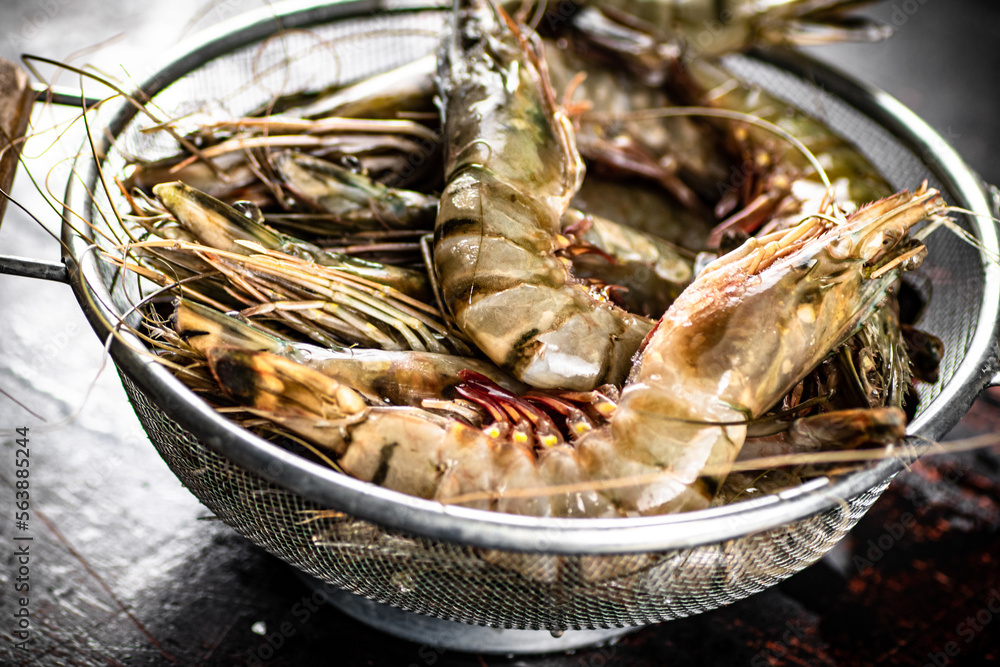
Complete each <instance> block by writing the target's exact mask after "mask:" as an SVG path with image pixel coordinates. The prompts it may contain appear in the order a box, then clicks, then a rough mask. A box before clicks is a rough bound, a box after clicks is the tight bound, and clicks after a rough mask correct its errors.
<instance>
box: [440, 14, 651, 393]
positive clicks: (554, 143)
mask: <svg viewBox="0 0 1000 667" xmlns="http://www.w3.org/2000/svg"><path fill="white" fill-rule="evenodd" d="M454 20H455V21H456V25H455V26H454V27H453V30H452V35H451V37H450V38H447V39H446V40H445V43H444V45H443V46H442V53H441V67H440V78H441V92H442V98H443V100H444V130H445V135H446V136H447V139H448V147H449V149H448V156H447V159H446V169H445V174H446V180H447V186H446V187H445V190H444V192H443V193H442V194H441V202H440V205H439V209H438V216H437V221H436V223H435V244H434V264H435V269H436V271H437V275H438V281H439V284H440V286H441V291H442V294H443V297H444V301H445V305H446V307H447V308H448V309H449V310H450V311H451V313H452V315H453V316H454V319H455V322H456V323H457V324H458V326H459V328H460V329H462V331H463V332H465V334H466V335H468V336H469V338H471V339H472V340H473V342H475V343H476V345H477V346H478V347H479V348H480V350H481V351H482V352H483V353H484V354H486V356H488V357H489V358H490V359H492V360H493V361H494V362H495V363H496V364H498V365H499V366H500V367H501V368H503V369H504V370H506V371H508V372H509V373H511V374H512V375H514V376H515V377H517V378H518V379H519V380H521V381H523V382H526V383H528V384H530V385H532V386H535V387H541V388H566V389H577V390H588V389H593V388H594V387H596V386H598V385H600V384H602V383H606V382H611V383H619V382H621V381H622V380H624V378H625V376H626V374H627V373H628V370H629V368H630V366H631V358H632V355H633V354H634V353H635V351H636V350H637V349H638V347H639V344H640V342H641V341H642V339H643V337H644V336H645V335H646V334H647V333H648V332H649V330H650V329H651V328H652V324H651V323H650V322H649V321H648V320H645V319H644V318H641V317H638V316H634V315H631V314H629V313H626V312H625V311H623V310H621V309H619V308H617V307H615V306H613V305H612V304H610V303H607V302H606V301H602V300H600V298H599V297H598V296H597V295H595V294H592V293H590V292H588V291H587V290H586V289H585V287H584V286H582V285H580V284H578V283H575V282H574V281H573V279H572V277H571V275H570V273H569V271H568V270H567V269H566V267H565V265H564V264H563V262H561V261H560V260H559V259H558V258H557V257H556V256H555V255H554V251H555V250H556V249H557V238H556V235H557V233H558V231H559V221H560V217H561V215H562V214H563V212H564V211H565V210H566V208H567V206H568V204H569V201H570V199H571V198H572V197H573V194H574V193H575V192H576V190H577V189H578V188H579V186H580V182H581V180H582V178H583V165H582V162H581V160H580V157H579V155H578V154H577V152H576V149H575V146H574V141H573V134H572V128H571V127H570V125H569V121H568V119H567V118H566V117H565V116H564V115H563V114H562V113H561V112H560V111H559V110H558V109H557V108H556V104H555V102H554V99H553V96H552V91H551V89H550V88H549V87H548V84H547V79H546V77H545V74H544V65H543V62H542V60H541V59H540V56H539V55H538V52H537V48H538V46H537V42H536V41H534V40H533V38H532V36H531V35H529V34H528V33H524V32H518V29H517V28H514V27H513V26H509V27H505V26H503V25H502V22H501V18H500V16H498V14H497V10H496V9H495V8H494V7H493V6H492V5H490V4H488V3H487V2H485V0H471V1H470V2H465V3H462V6H461V9H460V10H459V11H458V12H457V13H456V14H455V15H454Z"/></svg>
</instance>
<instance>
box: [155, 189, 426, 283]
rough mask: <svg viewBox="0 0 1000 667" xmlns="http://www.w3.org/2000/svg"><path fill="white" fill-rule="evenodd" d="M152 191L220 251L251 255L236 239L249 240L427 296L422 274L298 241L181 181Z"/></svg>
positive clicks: (195, 232)
mask: <svg viewBox="0 0 1000 667" xmlns="http://www.w3.org/2000/svg"><path fill="white" fill-rule="evenodd" d="M153 193H154V194H155V195H156V196H157V198H158V199H159V200H160V201H161V202H162V203H163V205H164V206H165V207H166V208H167V210H169V211H170V212H171V213H173V214H174V216H175V217H176V218H177V221H178V222H179V223H180V224H181V225H182V226H183V227H184V228H185V229H186V230H188V231H189V232H190V233H191V234H193V235H194V236H195V237H196V238H197V239H198V240H199V241H201V242H202V243H204V244H205V245H209V246H211V247H213V248H218V249H219V250H226V251H228V252H234V253H240V254H249V253H250V250H249V249H248V248H247V247H246V246H243V245H240V244H239V243H237V242H238V241H250V242H253V243H255V244H258V245H260V246H263V247H265V248H267V249H269V250H278V251H280V252H283V253H285V254H288V255H292V256H294V257H298V258H300V259H305V260H308V261H311V262H316V263H317V264H319V265H321V266H327V267H331V268H334V269H337V270H340V271H343V272H345V273H348V274H351V275H355V276H359V277H362V278H365V279H367V280H371V281H373V282H377V283H379V284H382V285H387V286H390V287H394V288H395V289H398V290H399V291H400V292H402V293H404V294H408V295H411V296H414V297H416V298H425V297H427V296H428V295H429V292H428V289H429V288H428V284H427V277H426V275H425V274H424V273H423V272H420V271H414V270H411V269H406V268H401V267H398V266H390V265H386V264H379V263H377V262H369V261H367V260H363V259H358V258H357V257H350V256H348V255H343V254H340V253H336V252H330V251H328V250H324V249H322V248H319V247H317V246H314V245H312V244H311V243H307V242H305V241H302V240H300V239H296V238H293V237H291V236H288V235H285V234H281V233H279V232H276V231H275V230H273V229H271V228H269V227H267V226H265V225H263V224H261V223H259V222H257V221H254V220H251V219H249V218H248V217H247V216H245V215H243V214H242V213H240V212H239V211H237V210H236V209H234V208H233V207H231V206H228V205H226V204H224V203H223V202H221V201H219V200H218V199H215V198H214V197H211V196H209V195H207V194H205V193H203V192H200V191H199V190H196V189H195V188H192V187H190V186H188V185H185V184H184V183H181V182H173V183H160V184H159V185H156V186H154V187H153Z"/></svg>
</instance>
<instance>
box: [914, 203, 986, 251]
mask: <svg viewBox="0 0 1000 667" xmlns="http://www.w3.org/2000/svg"><path fill="white" fill-rule="evenodd" d="M941 210H943V211H948V212H949V213H961V214H963V215H968V216H972V217H974V218H985V219H986V220H990V221H992V222H995V223H998V224H1000V219H998V218H994V217H993V216H991V215H988V214H986V213H976V212H975V211H970V210H969V209H965V208H961V207H959V206H946V207H944V208H943V209H941ZM938 227H945V228H946V229H948V231H950V232H951V233H953V234H954V235H955V236H957V237H958V238H959V239H961V240H963V241H965V242H966V243H968V244H969V245H970V246H972V247H973V248H975V249H976V250H978V251H979V252H981V253H982V254H983V256H984V257H986V258H987V259H988V260H989V261H991V262H993V263H994V264H1000V255H998V254H997V253H995V252H990V251H989V250H987V249H986V248H985V247H983V244H982V242H981V241H980V240H979V239H977V238H976V237H975V236H973V234H972V233H971V232H969V231H968V230H966V229H963V228H962V227H960V226H959V225H958V224H957V223H956V222H955V221H954V220H952V219H951V218H949V217H948V216H944V215H942V216H938V217H937V218H935V219H934V220H933V221H932V222H931V223H930V224H929V225H927V226H926V227H924V228H923V229H921V230H920V231H919V232H916V233H915V234H914V235H913V237H914V238H916V239H917V240H919V241H923V240H924V239H925V238H927V237H928V236H930V235H931V234H932V233H933V232H935V231H936V230H937V228H938Z"/></svg>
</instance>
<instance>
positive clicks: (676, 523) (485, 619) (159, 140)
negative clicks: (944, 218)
mask: <svg viewBox="0 0 1000 667" xmlns="http://www.w3.org/2000/svg"><path fill="white" fill-rule="evenodd" d="M446 16H447V12H446V11H444V10H442V9H441V8H434V7H428V6H427V5H426V4H420V5H415V4H413V3H407V2H399V3H389V2H367V1H362V2H348V3H341V4H334V5H329V6H321V5H303V4H301V3H296V4H293V5H282V6H279V7H278V8H276V9H274V11H269V12H268V13H267V14H258V15H254V16H253V18H251V19H250V20H249V21H245V22H243V23H241V24H240V25H239V26H235V27H234V26H233V25H232V24H229V25H227V26H226V27H225V28H224V29H222V30H219V31H216V32H215V33H213V35H212V36H210V37H208V38H206V39H205V40H204V41H202V42H201V43H199V44H197V45H196V46H194V47H193V48H190V49H189V50H186V51H184V52H181V53H176V54H172V57H171V58H170V59H169V62H168V64H166V65H165V66H164V67H163V69H161V70H160V71H159V72H158V73H157V74H156V75H155V76H154V77H153V78H152V79H151V80H150V81H149V82H147V84H146V85H145V86H143V91H144V92H145V93H146V94H147V95H149V97H150V99H151V104H152V108H153V109H155V111H156V113H157V114H158V115H159V116H160V117H162V118H178V117H182V116H187V117H189V118H190V119H191V122H197V121H200V120H204V119H207V118H214V117H218V116H233V115H240V114H244V113H246V112H248V111H249V110H251V109H254V108H256V107H258V106H260V105H261V104H263V103H265V102H267V101H268V100H269V99H271V98H272V97H273V96H274V95H275V94H277V93H281V92H288V91H292V90H296V89H302V88H313V89H316V88H322V87H325V86H328V85H331V84H334V83H344V82H348V81H351V80H354V79H357V78H360V77H363V76H367V75H370V74H372V73H375V72H378V71H383V70H385V69H388V68H390V67H393V66H396V65H399V64H401V63H404V62H406V61H409V60H411V59H413V58H415V57H417V56H419V55H422V54H425V53H428V52H431V51H433V49H434V48H435V47H436V45H437V42H438V39H439V35H440V31H441V28H442V26H443V23H444V20H445V18H446ZM728 65H729V67H730V68H731V69H732V71H734V72H735V73H737V74H738V75H739V76H741V77H743V78H745V79H746V80H748V81H752V82H754V83H757V84H760V85H761V86H763V87H764V88H766V89H768V90H769V91H771V92H772V93H774V94H776V95H778V96H780V97H783V98H786V99H788V100H789V101H792V102H793V103H794V104H795V105H797V106H799V107H801V108H802V109H803V110H805V111H806V112H808V113H810V114H813V115H816V116H818V117H820V118H822V119H823V120H824V121H825V122H827V123H828V124H829V125H830V126H831V127H832V128H834V129H835V130H836V131H837V132H838V133H839V134H841V135H842V136H844V137H846V138H848V139H849V140H850V141H852V142H853V143H854V144H856V145H857V146H858V147H859V148H860V149H861V150H862V152H864V153H865V154H866V155H867V156H868V157H869V158H870V159H871V161H872V162H873V163H874V164H875V165H876V166H877V168H878V169H879V170H881V171H882V172H883V174H884V175H885V177H886V178H887V179H888V180H889V181H890V182H891V183H892V185H893V186H895V187H897V188H900V189H901V188H912V187H915V186H916V185H918V184H919V183H920V182H921V181H922V180H924V179H928V180H929V181H930V183H931V185H932V186H934V187H937V188H939V189H941V190H942V192H943V193H944V195H945V197H946V199H947V200H948V201H949V202H950V203H953V204H955V205H959V206H962V207H964V208H967V209H970V210H972V211H975V212H977V213H981V214H986V215H988V214H990V212H991V210H992V209H993V207H994V203H993V202H992V201H990V200H989V193H988V192H987V190H986V189H985V188H984V187H983V185H982V183H981V182H980V181H979V179H978V178H977V177H976V176H975V175H973V174H972V173H971V172H970V171H969V170H968V168H967V167H966V166H965V165H964V164H963V163H962V162H961V160H960V159H959V158H958V157H957V156H956V155H955V154H954V153H953V152H952V150H951V149H950V148H949V147H948V146H947V145H946V143H945V142H944V141H943V140H942V139H940V138H939V137H938V136H937V135H936V134H934V133H933V132H932V131H931V130H930V129H929V128H928V127H927V126H926V125H924V124H923V123H922V122H921V121H919V120H918V119H916V118H915V117H914V116H913V115H912V114H911V113H910V112H908V111H906V110H905V109H903V108H902V107H900V106H899V105H898V103H896V102H895V101H894V100H892V99H891V98H888V97H887V96H884V95H882V94H880V93H877V92H873V91H870V90H868V89H865V88H863V87H862V86H860V85H858V84H856V83H854V82H852V81H849V80H847V79H845V78H844V77H842V76H840V75H838V74H836V73H834V72H832V71H830V70H829V69H828V68H826V67H824V66H821V65H819V64H816V63H814V62H813V61H811V60H809V59H807V58H804V57H803V56H801V55H796V56H795V57H794V58H782V57H780V56H776V55H773V54H772V55H768V56H763V55H755V56H751V57H744V56H738V57H732V58H730V59H729V61H728ZM150 124H151V121H149V120H148V119H147V118H145V117H144V116H141V115H139V114H137V113H136V110H135V109H134V108H132V107H130V106H124V105H123V106H122V107H121V108H120V109H119V111H118V113H117V115H116V116H115V117H114V118H113V120H111V121H110V122H109V124H108V132H107V135H108V137H113V138H114V140H113V141H111V140H110V139H108V140H107V141H106V145H105V146H103V147H101V148H100V151H101V152H100V154H101V155H106V159H104V161H103V166H104V169H105V170H106V171H107V173H118V172H119V171H120V170H121V169H122V167H123V166H124V157H123V156H124V155H139V156H142V157H145V158H147V159H152V158H157V157H161V156H164V155H168V154H170V153H173V152H174V151H175V149H176V147H175V146H174V145H173V144H172V143H171V142H169V141H168V140H166V139H164V138H163V135H162V133H154V134H148V133H140V129H141V128H142V127H144V126H146V125H150ZM77 172H78V173H79V174H81V177H80V178H78V179H74V180H73V181H72V182H71V183H70V186H69V189H68V192H67V204H66V206H67V211H69V210H71V209H72V210H80V211H87V212H89V217H90V222H92V223H94V224H102V223H100V221H101V220H106V219H111V220H113V219H114V218H113V216H111V215H108V212H109V211H110V210H111V208H118V209H122V208H124V204H123V202H121V201H115V200H108V199H107V198H101V197H100V196H99V197H98V199H97V201H96V202H93V203H92V202H91V200H90V196H89V194H88V192H101V191H102V190H101V188H99V187H97V180H96V178H97V171H96V167H95V165H94V161H93V159H92V158H91V159H90V160H89V161H88V160H87V159H81V160H80V162H79V163H78V164H77ZM101 212H104V214H105V215H103V216H102V215H101ZM67 215H69V213H67ZM958 221H959V223H960V224H961V225H963V226H964V227H965V228H966V229H968V230H969V231H970V232H972V233H973V234H974V235H975V236H977V237H978V238H979V239H980V241H981V242H982V244H983V246H984V248H985V249H986V251H988V252H991V253H993V254H994V256H995V254H996V253H997V249H998V247H997V237H996V235H995V232H994V231H993V228H992V226H991V225H990V224H989V223H981V222H979V221H978V220H977V219H976V218H974V217H971V216H969V217H962V216H959V220H958ZM64 239H65V240H66V242H67V245H68V247H69V248H70V249H71V250H70V252H68V254H67V255H66V257H65V258H64V259H65V261H66V263H67V265H68V267H69V268H70V270H71V273H72V275H73V277H74V280H73V283H74V289H75V290H76V292H77V295H78V298H79V299H80V302H81V304H82V305H83V306H84V308H85V309H86V311H87V314H88V317H89V318H90V320H91V322H92V323H93V325H94V327H95V329H96V330H97V331H98V333H99V334H100V335H101V336H102V337H104V336H106V335H107V333H108V332H109V330H110V329H112V328H114V326H115V323H117V322H118V319H119V317H120V314H121V313H125V312H127V311H128V310H129V308H130V306H131V304H132V303H134V302H135V300H136V298H137V295H138V287H137V285H135V284H132V283H129V282H127V280H123V279H122V278H121V277H120V276H118V277H117V279H116V273H115V271H114V270H113V269H112V267H110V266H109V265H107V264H105V263H101V262H99V261H98V260H97V259H96V257H95V253H93V252H88V251H87V247H88V246H89V245H90V244H91V243H92V241H91V240H88V239H84V238H81V237H79V236H77V235H75V234H74V233H73V232H72V231H71V230H70V229H69V228H68V226H67V227H66V228H65V229H64ZM929 245H930V256H929V258H928V260H927V262H926V263H925V268H924V271H925V273H926V274H927V275H928V276H930V277H932V279H933V282H934V297H933V300H932V301H931V303H930V307H929V309H928V311H927V313H926V315H925V317H924V320H923V322H922V323H921V326H922V327H923V328H925V329H927V330H929V331H930V332H931V333H933V334H935V335H937V336H939V337H940V338H941V339H942V340H943V341H944V343H945V349H946V353H945V357H944V360H943V362H942V365H941V380H940V382H938V383H937V384H936V385H934V386H924V387H922V391H921V400H920V405H919V412H918V415H917V417H916V419H915V421H914V422H913V423H912V424H911V429H910V431H911V433H912V434H913V435H917V436H923V437H926V438H938V437H940V436H942V435H943V434H944V433H946V432H947V431H948V430H949V429H950V427H951V426H952V425H953V424H954V423H955V422H956V421H957V420H958V419H959V418H960V417H961V416H962V415H963V414H964V413H965V411H966V410H967V409H968V407H969V405H970V404H971V402H972V401H973V399H974V398H975V396H976V395H978V393H979V392H980V391H981V390H982V388H983V387H984V386H985V385H986V384H987V382H988V381H989V379H990V378H991V376H992V375H993V374H994V373H995V372H996V368H997V355H996V341H997V334H998V332H997V324H996V323H997V310H998V308H1000V296H998V295H1000V270H998V268H997V267H996V266H995V265H989V264H988V263H987V262H986V261H985V260H984V255H983V254H981V253H980V252H979V251H977V250H975V249H974V248H972V247H970V246H969V245H967V244H965V243H963V242H962V241H960V240H958V239H957V238H956V237H955V236H954V235H949V234H947V233H945V232H938V233H936V234H935V235H934V236H933V237H932V238H931V241H930V243H929ZM133 317H134V315H133ZM132 323H133V324H135V322H132ZM141 349H142V344H141V342H140V341H139V340H137V339H135V338H131V337H129V336H128V335H126V336H124V337H123V339H122V341H118V342H116V343H115V344H114V345H113V346H112V356H113V357H114V359H115V361H116V363H117V366H118V369H119V373H120V375H121V377H122V381H123V383H124V385H125V388H126V390H127V392H128V395H129V397H130V399H131V401H132V403H133V405H134V406H135V410H136V414H137V415H138V417H139V419H140V421H141V422H142V424H143V426H144V427H145V429H146V432H147V434H148V435H149V438H150V440H151V441H152V443H153V445H154V446H155V447H156V448H157V450H158V451H159V452H160V454H161V455H162V457H163V459H164V460H165V461H166V462H167V464H168V465H169V466H170V468H171V470H173V472H174V473H175V474H176V475H177V477H179V478H180V480H181V481H182V482H183V483H184V484H185V485H186V486H187V487H188V488H189V489H190V490H191V491H192V493H194V494H195V495H196V496H197V497H198V498H199V499H200V500H201V501H202V502H203V503H204V504H205V505H206V506H208V507H209V508H210V509H211V510H212V511H213V512H214V513H215V514H216V515H217V516H218V517H219V518H220V519H222V520H223V521H225V522H226V523H227V524H229V525H230V526H232V527H233V528H235V529H236V530H237V531H239V532H240V533H241V534H243V535H244V536H246V537H247V538H248V539H250V540H252V541H253V542H254V543H256V544H258V545H260V546H261V547H263V548H264V549H266V550H268V551H269V552H271V553H273V554H275V555H277V556H278V557H280V558H281V559H283V560H285V561H287V562H288V563H291V564H292V565H294V566H296V567H297V568H300V569H301V570H303V571H304V572H307V573H309V574H311V575H313V576H315V577H317V578H318V579H320V580H322V581H324V582H327V583H329V584H331V585H333V586H334V587H336V588H337V589H339V590H343V591H348V592H350V593H353V594H357V595H358V596H363V597H364V598H366V599H368V600H372V601H375V602H376V603H379V604H380V605H388V606H390V607H393V608H396V609H399V610H405V611H407V612H417V613H419V614H422V615H427V616H431V617H435V618H437V619H443V620H445V621H460V622H462V623H466V624H475V625H480V626H491V627H494V628H513V629H526V630H527V629H530V630H549V631H563V630H587V629H597V628H624V627H631V626H638V625H643V624H649V623H657V622H661V621H667V620H671V619H676V618H680V617H685V616H690V615H693V614H697V613H700V612H703V611H707V610H710V609H714V608H717V607H720V606H723V605H727V604H730V603H732V602H734V601H736V600H739V599H741V598H744V597H746V596H748V595H751V594H753V593H756V592H759V591H762V590H764V589H765V588H767V587H769V586H772V585H774V584H775V583H777V582H779V581H781V580H782V579H784V578H786V577H788V576H790V575H792V574H794V573H795V572H798V571H799V570H801V569H803V568H804V567H806V566H807V565H809V564H811V563H813V562H814V561H816V560H817V559H818V558H820V557H821V556H822V555H823V554H824V553H825V552H826V551H827V550H829V549H830V548H831V547H832V546H833V545H834V544H836V543H837V541H838V540H840V539H841V538H842V537H843V536H844V535H845V534H846V533H847V532H848V531H849V530H850V529H851V527H852V526H854V524H855V523H856V522H857V521H858V520H859V519H860V518H861V516H862V515H863V514H864V513H865V512H866V511H867V510H868V508H869V507H870V506H871V504H872V503H874V502H875V500H876V499H877V498H878V497H879V495H880V494H881V493H882V491H883V490H884V489H885V487H886V486H887V484H888V482H889V480H890V479H891V477H892V476H893V475H894V474H895V473H896V472H898V470H899V469H900V465H899V463H898V462H895V461H885V462H883V463H881V464H879V465H877V466H873V467H871V468H868V469H866V470H863V471H861V472H857V473H855V474H852V475H850V476H847V477H845V478H842V479H839V480H837V481H835V482H831V481H829V480H827V479H816V480H812V481H811V482H809V483H807V484H805V485H803V486H802V487H799V488H796V489H792V490H789V491H787V492H784V493H781V494H778V495H775V496H770V497H763V498H758V499H755V500H752V501H747V502H741V503H737V504H734V505H730V506H727V507H721V508H715V509H711V510H705V511H700V512H694V513H688V514H680V515H672V516H661V517H648V518H636V519H613V520H598V519H552V518H532V517H519V516H513V515H505V514H499V513H491V512H485V511H480V510H472V509H466V508H460V507H448V506H442V505H440V504H438V503H434V502H431V501H426V500H421V499H418V498H413V497H409V496H405V495H402V494H399V493H396V492H393V491H389V490H386V489H382V488H379V487H375V486H372V485H369V484H367V483H363V482H360V481H357V480H354V479H351V478H348V477H346V476H343V475H340V474H338V473H336V472H334V471H332V470H329V469H326V468H323V467H321V466H319V465H317V464H314V463H312V462H309V461H306V460H304V459H301V458H300V457H297V456H295V455H293V454H291V453H289V452H287V451H285V450H283V449H281V448H279V447H277V446H276V445H274V444H271V443H268V442H265V441H264V440H262V439H260V438H257V437H256V436H254V435H252V434H250V433H249V432H247V431H244V430H242V429H240V428H238V427H237V426H235V425H233V424H232V423H230V422H229V421H227V420H226V419H225V418H223V417H221V416H220V415H218V414H217V413H215V412H214V411H213V410H212V409H210V408H209V407H208V406H207V405H205V404H204V403H202V402H201V400H200V399H198V398H197V397H195V396H194V395H193V394H192V393H191V392H189V391H188V390H187V389H186V388H184V387H183V385H181V383H180V382H178V381H177V380H176V379H175V378H174V377H172V376H171V375H170V373H169V372H167V371H166V370H165V369H163V368H162V367H161V366H159V365H157V364H156V363H155V362H153V361H152V360H150V358H149V357H148V355H145V354H140V353H139V352H138V350H141ZM429 641H430V642H431V643H434V639H429Z"/></svg>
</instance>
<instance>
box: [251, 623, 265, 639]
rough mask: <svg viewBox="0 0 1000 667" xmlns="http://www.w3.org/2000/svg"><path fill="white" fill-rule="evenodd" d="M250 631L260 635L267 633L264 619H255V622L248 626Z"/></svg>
mask: <svg viewBox="0 0 1000 667" xmlns="http://www.w3.org/2000/svg"><path fill="white" fill-rule="evenodd" d="M250 631H251V632H253V633H254V634H255V635H260V636H261V637H263V636H264V635H266V634H267V626H266V625H264V621H257V622H256V623H254V624H253V625H251V626H250Z"/></svg>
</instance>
